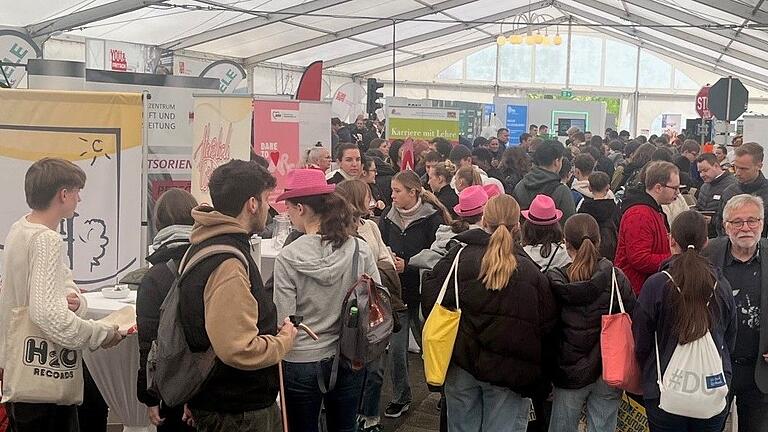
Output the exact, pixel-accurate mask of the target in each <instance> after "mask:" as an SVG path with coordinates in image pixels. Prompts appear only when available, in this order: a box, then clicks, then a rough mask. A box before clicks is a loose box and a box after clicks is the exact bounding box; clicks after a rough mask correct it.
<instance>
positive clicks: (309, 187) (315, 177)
mask: <svg viewBox="0 0 768 432" xmlns="http://www.w3.org/2000/svg"><path fill="white" fill-rule="evenodd" d="M335 190H336V185H332V184H331V185H329V184H328V182H326V180H325V173H323V172H322V171H320V170H316V169H311V168H301V169H295V170H293V171H290V172H288V175H287V176H286V185H285V191H284V192H283V193H281V194H280V195H278V196H277V198H276V199H275V201H284V200H287V199H291V198H300V197H305V196H314V195H326V194H329V193H331V192H333V191H335Z"/></svg>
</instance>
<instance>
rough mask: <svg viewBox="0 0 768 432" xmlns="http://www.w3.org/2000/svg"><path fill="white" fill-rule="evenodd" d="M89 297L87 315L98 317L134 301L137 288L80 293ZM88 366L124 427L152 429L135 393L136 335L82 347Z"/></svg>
mask: <svg viewBox="0 0 768 432" xmlns="http://www.w3.org/2000/svg"><path fill="white" fill-rule="evenodd" d="M83 295H84V296H85V298H86V299H87V300H88V318H91V319H100V318H103V317H105V316H107V315H109V314H110V313H112V312H114V311H116V310H118V309H121V308H123V307H125V306H126V305H127V304H133V303H135V302H136V291H131V293H130V295H129V296H128V298H127V299H122V300H112V299H108V298H104V296H103V295H102V294H101V293H100V292H95V293H86V294H83ZM83 359H84V360H85V363H86V365H87V366H88V370H89V371H90V372H91V375H92V376H93V380H94V381H95V382H96V386H97V387H99V391H100V392H101V395H102V396H103V397H104V400H105V401H106V402H107V405H109V409H110V410H111V411H112V412H113V413H114V414H115V415H116V416H117V417H118V418H119V419H120V421H121V422H122V423H123V425H125V428H124V429H123V430H124V431H126V432H127V431H137V432H138V431H154V430H155V427H154V426H152V425H150V423H149V419H148V418H147V408H146V407H145V406H144V404H142V403H141V402H139V400H138V399H137V397H136V377H137V374H138V370H139V338H138V336H137V335H135V334H133V335H130V336H128V337H126V338H125V340H124V341H123V342H121V343H120V344H119V345H118V346H116V347H114V348H110V349H108V350H103V349H99V350H96V351H93V352H90V351H89V350H84V351H83Z"/></svg>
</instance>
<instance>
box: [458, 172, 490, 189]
mask: <svg viewBox="0 0 768 432" xmlns="http://www.w3.org/2000/svg"><path fill="white" fill-rule="evenodd" d="M455 176H456V180H459V179H461V180H462V181H463V182H464V186H465V187H470V186H477V185H480V186H482V184H483V178H482V177H480V173H479V172H477V170H475V168H474V167H464V168H459V169H458V170H457V171H456V174H455Z"/></svg>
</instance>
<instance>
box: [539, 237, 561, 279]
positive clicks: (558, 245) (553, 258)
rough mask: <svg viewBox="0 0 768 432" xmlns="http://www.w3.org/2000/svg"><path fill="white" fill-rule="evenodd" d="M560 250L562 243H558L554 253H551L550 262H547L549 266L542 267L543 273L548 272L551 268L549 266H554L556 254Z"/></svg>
mask: <svg viewBox="0 0 768 432" xmlns="http://www.w3.org/2000/svg"><path fill="white" fill-rule="evenodd" d="M558 250H560V243H558V244H557V245H556V246H555V249H554V250H553V251H552V252H551V254H552V255H550V257H549V262H547V266H546V267H544V268H542V269H541V272H542V273H546V272H547V271H548V270H549V268H550V267H551V266H552V261H554V260H555V254H556V253H557V251H558Z"/></svg>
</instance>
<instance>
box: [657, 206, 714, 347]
mask: <svg viewBox="0 0 768 432" xmlns="http://www.w3.org/2000/svg"><path fill="white" fill-rule="evenodd" d="M671 231H672V238H673V239H674V240H675V242H676V243H677V244H678V245H679V246H680V248H681V249H682V252H681V253H680V255H678V256H677V257H676V258H675V259H674V261H673V262H672V266H671V268H670V270H669V274H671V275H672V278H673V279H674V281H670V282H668V284H667V285H668V286H669V287H672V291H673V292H672V294H671V296H670V299H671V304H672V308H673V309H672V310H673V311H675V313H674V315H673V317H674V323H673V326H672V330H673V332H674V334H676V335H677V338H678V343H679V344H680V345H685V344H687V343H689V342H693V341H695V340H696V339H699V338H700V337H702V336H704V335H705V334H706V333H707V332H708V331H709V329H710V328H711V327H712V323H713V322H714V321H715V320H716V319H717V317H718V316H719V310H718V308H717V302H715V301H713V298H712V297H713V292H714V286H715V283H716V282H717V279H716V278H715V274H714V273H713V271H712V267H711V265H710V264H709V261H708V260H707V259H706V258H705V257H704V256H702V255H701V250H702V248H704V245H705V244H706V243H707V222H706V221H705V220H704V216H702V215H701V214H700V213H698V212H696V211H693V210H688V211H685V212H683V213H680V215H679V216H678V217H677V218H675V221H674V222H672V230H671ZM678 290H679V292H678ZM710 305H711V306H713V308H712V309H711V311H710V308H709V306H710Z"/></svg>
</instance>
